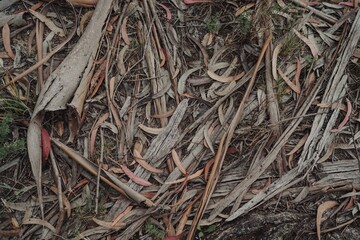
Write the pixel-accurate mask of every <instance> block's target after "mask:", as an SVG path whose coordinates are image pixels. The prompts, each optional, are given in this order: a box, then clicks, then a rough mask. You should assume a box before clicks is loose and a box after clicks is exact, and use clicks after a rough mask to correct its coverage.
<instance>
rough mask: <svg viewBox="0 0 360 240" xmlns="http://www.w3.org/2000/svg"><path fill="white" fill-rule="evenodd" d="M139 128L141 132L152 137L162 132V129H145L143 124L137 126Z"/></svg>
mask: <svg viewBox="0 0 360 240" xmlns="http://www.w3.org/2000/svg"><path fill="white" fill-rule="evenodd" d="M139 128H141V130H143V131H145V132H147V133H150V134H154V135H158V134H160V133H161V132H162V131H164V128H151V127H147V126H145V125H143V124H139Z"/></svg>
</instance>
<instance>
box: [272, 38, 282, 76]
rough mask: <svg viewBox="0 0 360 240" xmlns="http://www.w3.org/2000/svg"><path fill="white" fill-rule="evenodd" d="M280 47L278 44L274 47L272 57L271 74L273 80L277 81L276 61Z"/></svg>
mask: <svg viewBox="0 0 360 240" xmlns="http://www.w3.org/2000/svg"><path fill="white" fill-rule="evenodd" d="M281 47H282V44H279V45H277V46H276V47H275V49H274V52H273V57H272V74H273V78H274V79H275V80H278V79H279V77H278V75H277V59H278V56H279V53H280V49H281Z"/></svg>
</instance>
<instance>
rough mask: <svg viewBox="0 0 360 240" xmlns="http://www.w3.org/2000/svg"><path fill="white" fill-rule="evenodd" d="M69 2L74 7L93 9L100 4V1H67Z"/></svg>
mask: <svg viewBox="0 0 360 240" xmlns="http://www.w3.org/2000/svg"><path fill="white" fill-rule="evenodd" d="M67 1H68V2H69V3H71V4H72V5H74V6H79V7H93V6H95V5H96V3H97V2H98V0H67Z"/></svg>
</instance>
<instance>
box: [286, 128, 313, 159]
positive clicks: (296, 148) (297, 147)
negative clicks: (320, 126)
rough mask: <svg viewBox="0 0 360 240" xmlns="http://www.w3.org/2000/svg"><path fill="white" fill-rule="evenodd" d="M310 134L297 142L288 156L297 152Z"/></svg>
mask: <svg viewBox="0 0 360 240" xmlns="http://www.w3.org/2000/svg"><path fill="white" fill-rule="evenodd" d="M308 136H309V134H308V133H307V134H305V135H304V136H303V137H302V138H301V139H300V141H299V142H298V143H297V144H296V146H295V147H294V148H293V150H291V151H290V152H289V153H288V154H286V155H287V156H289V155H292V154H294V153H296V152H297V151H298V150H299V149H300V148H301V147H302V146H303V145H304V144H305V142H306V140H307V138H308Z"/></svg>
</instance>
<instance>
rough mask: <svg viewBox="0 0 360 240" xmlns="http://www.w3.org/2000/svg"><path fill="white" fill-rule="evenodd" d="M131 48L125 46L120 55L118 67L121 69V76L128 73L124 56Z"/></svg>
mask: <svg viewBox="0 0 360 240" xmlns="http://www.w3.org/2000/svg"><path fill="white" fill-rule="evenodd" d="M128 48H129V46H128V45H125V46H124V47H123V48H122V49H121V50H120V53H119V61H118V63H117V67H118V68H119V71H120V74H121V75H125V73H126V67H125V63H124V55H125V52H126V51H127V50H128Z"/></svg>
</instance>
